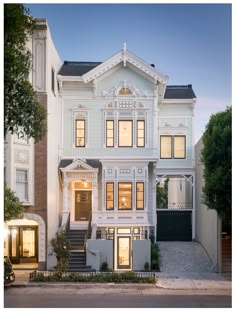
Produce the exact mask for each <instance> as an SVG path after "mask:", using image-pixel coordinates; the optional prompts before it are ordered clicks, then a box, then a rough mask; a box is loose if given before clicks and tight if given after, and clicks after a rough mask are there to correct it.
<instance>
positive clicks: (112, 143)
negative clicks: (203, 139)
mask: <svg viewBox="0 0 236 313" xmlns="http://www.w3.org/2000/svg"><path fill="white" fill-rule="evenodd" d="M84 67H85V69H84ZM89 67H90V68H89ZM91 67H92V68H91ZM58 79H59V82H60V92H61V96H62V132H61V136H62V145H61V146H60V155H59V157H60V160H61V161H60V164H59V167H60V169H61V173H62V175H61V179H62V185H63V193H62V198H63V199H64V200H63V210H62V216H63V218H62V226H63V225H65V223H66V220H67V217H68V216H69V213H70V227H71V228H74V229H86V228H88V225H89V218H88V216H87V218H85V220H80V218H79V217H76V213H75V212H76V210H77V203H76V199H77V197H79V198H78V199H80V198H81V197H82V195H79V196H78V193H79V191H80V190H81V192H83V186H82V185H83V184H84V183H85V184H88V185H89V187H86V188H85V189H86V190H91V199H92V200H91V201H92V202H91V224H92V238H91V239H92V240H95V239H96V238H97V240H99V239H100V238H101V239H107V238H109V237H112V239H113V241H114V246H113V252H112V254H113V268H114V269H115V270H118V269H122V268H126V269H132V268H134V267H135V266H134V264H137V263H138V262H136V263H134V262H135V261H136V260H132V258H133V256H134V254H135V252H134V251H133V253H131V251H132V249H134V247H135V244H132V241H133V239H137V240H142V239H144V242H145V239H146V241H147V242H148V238H149V237H150V236H153V237H154V238H155V237H156V225H157V220H156V207H157V206H156V181H157V175H159V176H163V177H166V176H169V177H170V179H171V177H172V176H174V177H175V176H176V175H178V176H181V177H182V180H183V181H184V191H183V195H182V196H181V197H182V198H184V202H183V200H181V201H182V202H183V203H185V206H187V204H186V203H187V202H191V203H190V205H189V207H188V208H187V209H190V210H191V212H192V211H194V205H193V202H192V198H193V195H194V192H193V191H192V190H193V189H192V188H193V186H194V181H193V179H194V166H195V165H194V164H195V160H194V138H193V137H194V131H193V129H194V106H195V99H194V98H195V95H194V97H190V98H188V99H179V94H178V91H177V95H178V98H176V99H175V98H171V99H164V97H163V96H164V94H165V91H166V84H167V81H168V77H167V76H166V75H164V74H162V73H161V72H159V71H157V70H156V69H155V68H154V67H152V66H150V65H148V64H146V63H144V62H143V61H142V60H141V59H139V58H138V57H136V56H135V55H133V54H132V53H130V52H129V51H128V50H126V48H125V47H124V48H123V50H122V51H120V52H118V53H117V54H116V55H114V56H113V57H112V58H111V59H108V60H107V61H105V62H104V63H99V64H92V62H91V63H87V64H84V63H83V62H65V63H64V65H63V67H62V69H61V70H60V72H59V75H58ZM180 87H181V88H182V89H184V88H185V89H188V88H189V89H191V86H180ZM191 90H192V89H191ZM193 94H194V93H193ZM123 128H124V130H125V131H124V134H123ZM125 136H126V137H125ZM161 136H172V137H173V140H175V141H176V147H177V142H178V140H184V147H183V148H182V150H184V157H182V156H181V157H180V158H177V157H176V158H175V155H173V158H171V159H166V158H163V157H162V155H161V151H160V146H161V143H160V137H161ZM175 136H176V138H177V137H178V138H177V139H175V138H174V137H175ZM77 140H79V141H77ZM163 147H164V145H163ZM174 149H177V150H178V147H177V148H174ZM177 150H176V151H174V152H173V153H177V154H178V153H183V152H181V151H180V152H178V151H177ZM68 162H69V163H68ZM67 163H68V164H67ZM92 163H93V164H94V165H93V164H92ZM95 163H96V164H95ZM186 179H187V181H188V180H189V184H188V183H186V182H185V180H186ZM76 186H77V187H76ZM79 186H80V187H79ZM125 188H126V189H125ZM140 188H141V189H140ZM169 189H172V191H170V196H169V198H171V197H172V200H173V199H177V201H180V199H182V198H180V195H176V197H177V198H176V197H175V198H174V193H175V189H176V187H175V186H174V185H173V184H172V187H171V188H170V187H169ZM140 190H141V191H140ZM188 190H190V191H191V194H192V195H191V199H190V201H189V200H188V198H187V193H188ZM87 192H88V191H87ZM88 194H89V193H88ZM125 195H127V196H125ZM84 196H85V195H84ZM139 199H141V200H139ZM79 201H80V200H79ZM122 201H123V202H124V206H123V207H122ZM173 201H174V200H173ZM165 209H168V208H165ZM172 209H173V207H172ZM174 209H178V207H174ZM184 209H186V208H182V207H181V210H184ZM191 218H193V219H194V214H193V215H192V217H191ZM122 229H123V230H122ZM135 232H136V233H137V234H138V235H137V236H136V235H135ZM194 236H195V231H194V227H193V230H192V238H194ZM125 238H126V239H125ZM157 240H158V238H157ZM125 241H126V243H125ZM119 242H120V243H119ZM119 244H120V245H122V244H123V245H124V246H125V245H127V246H126V248H127V249H128V250H129V251H130V263H129V262H128V261H127V262H128V263H129V265H127V267H122V265H121V264H119V260H120V259H119V257H120V256H119V251H120V250H119ZM90 246H91V243H90ZM93 246H95V247H96V248H94V249H95V250H96V249H97V246H100V244H98V245H96V242H94V241H93ZM136 246H137V247H138V245H136ZM96 251H97V250H96ZM144 251H145V249H144ZM146 251H149V250H148V249H147V250H146ZM96 255H97V254H96ZM109 255H110V252H109ZM136 255H137V253H136ZM91 258H92V256H91V254H89V260H90V262H91V264H92V265H94V264H97V262H98V259H96V258H97V256H96V258H95V259H96V260H95V259H94V261H91ZM103 258H104V257H102V256H101V259H103ZM147 259H148V261H149V262H150V256H148V255H147ZM91 264H89V265H91ZM99 264H100V263H99ZM143 266H144V264H143ZM139 269H140V270H141V269H143V268H139Z"/></svg>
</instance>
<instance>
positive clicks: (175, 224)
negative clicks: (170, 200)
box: [157, 209, 192, 241]
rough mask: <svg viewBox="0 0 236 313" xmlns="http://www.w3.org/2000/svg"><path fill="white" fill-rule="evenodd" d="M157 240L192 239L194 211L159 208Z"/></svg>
mask: <svg viewBox="0 0 236 313" xmlns="http://www.w3.org/2000/svg"><path fill="white" fill-rule="evenodd" d="M157 241H192V211H191V210H189V211H176V210H169V209H167V210H157Z"/></svg>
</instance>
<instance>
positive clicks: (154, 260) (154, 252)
mask: <svg viewBox="0 0 236 313" xmlns="http://www.w3.org/2000/svg"><path fill="white" fill-rule="evenodd" d="M159 262H160V253H159V247H158V245H157V243H154V242H152V243H151V269H152V270H157V271H159V270H160V266H159Z"/></svg>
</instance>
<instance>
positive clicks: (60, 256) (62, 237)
mask: <svg viewBox="0 0 236 313" xmlns="http://www.w3.org/2000/svg"><path fill="white" fill-rule="evenodd" d="M51 245H52V253H50V255H52V254H54V255H56V258H57V266H56V271H57V275H58V276H59V277H60V276H62V273H63V272H65V271H66V270H67V267H68V260H69V256H70V251H69V249H70V247H69V240H68V239H67V237H66V233H65V231H63V230H61V231H58V232H57V233H56V236H55V237H54V238H52V239H51Z"/></svg>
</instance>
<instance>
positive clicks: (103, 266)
mask: <svg viewBox="0 0 236 313" xmlns="http://www.w3.org/2000/svg"><path fill="white" fill-rule="evenodd" d="M100 271H101V272H109V271H110V270H109V268H108V263H107V262H103V263H102V265H101V267H100Z"/></svg>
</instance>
